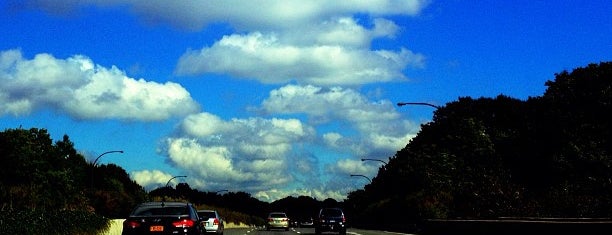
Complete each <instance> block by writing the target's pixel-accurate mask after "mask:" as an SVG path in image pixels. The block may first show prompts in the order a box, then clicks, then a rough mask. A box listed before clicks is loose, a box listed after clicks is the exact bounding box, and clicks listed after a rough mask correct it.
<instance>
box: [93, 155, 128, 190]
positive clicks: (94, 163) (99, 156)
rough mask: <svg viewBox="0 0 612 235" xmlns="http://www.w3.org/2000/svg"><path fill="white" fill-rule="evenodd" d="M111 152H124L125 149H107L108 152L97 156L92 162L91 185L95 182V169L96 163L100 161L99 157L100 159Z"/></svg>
mask: <svg viewBox="0 0 612 235" xmlns="http://www.w3.org/2000/svg"><path fill="white" fill-rule="evenodd" d="M109 153H123V150H112V151H106V152H103V153H102V154H100V155H98V157H97V158H96V160H94V161H93V162H92V163H91V185H90V187H91V188H93V183H94V169H95V168H96V163H98V160H99V159H100V158H101V157H102V156H104V155H106V154H109Z"/></svg>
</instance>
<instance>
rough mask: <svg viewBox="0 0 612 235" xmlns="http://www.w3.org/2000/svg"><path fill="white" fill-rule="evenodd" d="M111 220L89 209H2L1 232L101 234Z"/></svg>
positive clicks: (0, 212) (55, 234)
mask: <svg viewBox="0 0 612 235" xmlns="http://www.w3.org/2000/svg"><path fill="white" fill-rule="evenodd" d="M108 226H109V220H108V219H106V218H104V217H102V216H100V215H96V214H94V213H91V212H88V211H54V210H50V211H47V210H19V211H0V233H1V234H49V235H65V234H92V235H94V234H100V231H103V230H105V229H107V228H108Z"/></svg>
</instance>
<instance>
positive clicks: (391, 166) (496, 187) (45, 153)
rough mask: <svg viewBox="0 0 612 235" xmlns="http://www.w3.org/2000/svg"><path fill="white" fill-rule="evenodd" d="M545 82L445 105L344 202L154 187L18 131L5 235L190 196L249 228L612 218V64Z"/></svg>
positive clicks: (1, 217) (8, 159) (34, 132)
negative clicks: (293, 223)
mask: <svg viewBox="0 0 612 235" xmlns="http://www.w3.org/2000/svg"><path fill="white" fill-rule="evenodd" d="M545 86H546V87H547V88H546V91H545V93H544V94H543V95H542V96H537V97H529V98H528V99H526V100H519V99H515V98H512V97H508V96H505V95H499V96H497V97H494V98H488V97H481V98H471V97H460V98H458V100H456V101H453V102H450V103H448V104H446V105H444V106H441V107H439V108H437V109H436V110H435V111H434V116H433V119H432V121H431V122H429V123H426V124H424V125H422V128H421V130H420V132H419V133H418V135H417V136H416V137H415V138H413V139H412V140H411V141H410V142H409V143H407V145H406V146H405V147H404V148H403V149H401V150H399V151H398V152H397V153H396V154H395V155H394V156H390V157H389V161H388V164H387V165H385V166H381V167H380V169H379V172H378V174H377V176H376V177H374V178H373V179H372V182H371V183H370V184H368V185H366V186H365V188H364V189H361V190H356V191H353V192H351V193H349V195H348V198H347V199H346V200H344V201H342V202H336V201H334V200H331V199H327V200H324V201H318V200H316V199H313V198H311V197H307V196H301V197H297V198H296V197H287V198H284V199H281V200H278V201H275V202H272V203H267V202H262V201H259V200H257V199H255V198H253V197H252V196H251V195H250V194H248V193H244V192H227V193H223V194H218V193H214V192H202V191H198V190H196V189H192V188H190V187H189V185H188V184H185V183H181V184H178V185H177V186H176V188H170V187H162V188H158V189H155V190H153V191H151V192H146V191H145V190H144V189H143V187H142V186H140V185H138V184H137V183H136V182H135V181H133V180H131V179H130V177H129V175H128V174H127V172H126V171H125V170H124V169H122V168H121V167H120V166H117V165H114V164H101V165H92V164H91V163H89V162H87V161H86V160H85V158H84V157H83V156H82V155H81V154H79V153H78V152H77V151H76V150H75V149H74V143H72V142H71V140H70V138H69V137H68V135H64V136H63V138H62V140H59V141H56V142H53V140H52V139H51V138H50V135H49V133H47V130H45V129H38V128H31V129H22V128H20V127H18V128H15V129H6V130H4V131H2V132H0V168H1V169H0V231H3V233H5V232H6V233H7V234H97V233H99V232H100V231H104V230H105V229H107V228H108V226H109V223H110V222H109V221H110V219H113V218H125V217H126V216H127V215H128V214H129V212H130V211H131V209H132V208H133V207H134V206H135V205H136V204H138V203H140V202H144V201H149V200H185V201H190V202H192V203H194V204H195V205H198V207H199V208H201V209H204V208H206V209H216V210H218V211H220V213H221V215H222V216H223V217H224V219H225V221H226V223H245V224H249V225H262V224H263V223H264V222H265V221H264V219H263V218H264V217H265V216H266V214H267V213H268V212H269V211H272V210H282V211H285V212H287V213H288V215H289V216H290V217H292V218H295V220H303V219H309V218H311V217H313V215H314V214H316V209H318V208H320V207H323V206H338V207H343V208H344V210H345V213H346V214H347V218H348V220H349V225H351V226H359V227H364V228H373V227H374V226H376V228H378V229H388V230H395V231H417V230H418V228H419V225H420V224H421V223H422V222H423V221H425V220H427V219H446V218H499V217H565V218H567V217H571V218H577V217H599V218H601V217H607V218H610V217H612V126H611V125H610V124H611V122H612V63H611V62H606V63H599V64H590V65H588V66H586V67H581V68H576V69H574V70H573V71H571V72H568V71H563V72H561V73H558V74H556V75H555V79H554V80H552V81H548V82H547V83H546V84H545ZM58 225H61V226H58ZM381 226H383V227H381Z"/></svg>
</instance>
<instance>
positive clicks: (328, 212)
mask: <svg viewBox="0 0 612 235" xmlns="http://www.w3.org/2000/svg"><path fill="white" fill-rule="evenodd" d="M321 216H329V217H340V216H342V211H341V210H336V209H324V210H322V211H321Z"/></svg>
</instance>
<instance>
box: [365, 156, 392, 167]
mask: <svg viewBox="0 0 612 235" xmlns="http://www.w3.org/2000/svg"><path fill="white" fill-rule="evenodd" d="M361 161H362V162H365V161H379V162H382V163H383V164H385V165H387V162H385V161H383V160H379V159H374V158H362V159H361ZM383 166H384V165H383Z"/></svg>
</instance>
